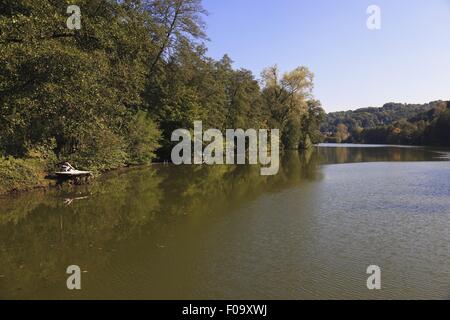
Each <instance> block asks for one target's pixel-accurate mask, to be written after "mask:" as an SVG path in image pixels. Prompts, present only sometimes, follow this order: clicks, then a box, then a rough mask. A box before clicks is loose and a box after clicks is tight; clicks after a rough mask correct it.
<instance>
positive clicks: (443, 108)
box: [321, 101, 450, 146]
mask: <svg viewBox="0 0 450 320" xmlns="http://www.w3.org/2000/svg"><path fill="white" fill-rule="evenodd" d="M321 131H322V133H323V134H324V135H325V136H326V141H328V142H337V143H341V142H347V143H368V144H405V145H436V146H450V102H448V101H435V102H430V103H428V104H423V105H418V104H399V103H388V104H386V105H384V106H383V107H382V108H365V109H358V110H355V111H345V112H334V113H330V114H328V115H327V116H326V120H325V121H324V122H323V123H322V124H321Z"/></svg>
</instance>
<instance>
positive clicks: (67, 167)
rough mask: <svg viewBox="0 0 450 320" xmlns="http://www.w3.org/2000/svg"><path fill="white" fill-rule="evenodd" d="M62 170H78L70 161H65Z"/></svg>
mask: <svg viewBox="0 0 450 320" xmlns="http://www.w3.org/2000/svg"><path fill="white" fill-rule="evenodd" d="M61 171H62V172H71V171H76V170H75V168H74V167H72V165H71V164H70V163H68V162H64V163H63V164H62V165H61Z"/></svg>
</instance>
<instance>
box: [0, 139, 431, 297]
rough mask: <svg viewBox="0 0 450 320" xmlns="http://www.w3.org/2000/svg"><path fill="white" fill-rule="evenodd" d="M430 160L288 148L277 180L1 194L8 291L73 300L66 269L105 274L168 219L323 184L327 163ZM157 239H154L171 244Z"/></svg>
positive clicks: (256, 174)
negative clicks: (308, 184) (121, 254)
mask: <svg viewBox="0 0 450 320" xmlns="http://www.w3.org/2000/svg"><path fill="white" fill-rule="evenodd" d="M424 160H436V159H434V156H433V153H430V152H429V151H426V150H421V149H406V148H405V149H402V148H384V149H383V148H373V149H372V148H370V149H369V148H364V149H363V148H353V149H352V148H318V149H316V150H312V151H307V152H301V153H298V152H287V153H285V154H284V155H283V157H282V160H281V166H280V172H279V174H278V175H276V176H273V177H262V176H261V175H260V170H259V168H258V167H256V166H214V167H206V166H199V167H196V166H182V167H174V166H164V165H155V166H152V167H147V168H139V169H130V170H123V171H117V172H114V173H110V174H108V175H105V176H104V177H102V178H100V179H98V180H96V181H94V182H93V183H92V184H90V185H86V186H77V187H70V188H66V189H62V190H49V191H46V192H32V193H28V194H24V195H20V196H15V197H14V196H11V197H4V198H0V298H13V299H14V298H38V299H41V298H42V299H45V298H54V297H63V298H70V297H71V296H69V295H68V293H67V290H66V289H65V280H66V278H67V275H66V274H65V270H66V268H67V266H69V265H72V264H77V265H80V266H83V270H84V271H85V272H87V274H91V273H92V274H101V273H102V272H103V270H105V269H107V268H110V264H111V260H113V259H114V261H117V260H118V259H120V257H118V255H119V252H122V251H125V252H126V251H127V249H128V248H127V245H129V244H130V243H134V242H139V241H140V239H147V240H148V239H152V238H151V236H152V234H156V233H158V232H160V230H165V229H164V228H165V227H164V226H167V225H171V224H173V223H179V222H180V221H181V222H182V221H183V218H184V217H189V216H199V217H202V216H205V215H211V214H218V213H219V212H228V211H231V210H234V209H237V208H240V207H242V206H244V205H246V204H248V203H251V202H252V201H253V200H255V199H258V197H260V196H261V195H262V194H271V193H274V194H275V193H278V192H282V191H283V190H287V189H290V188H293V187H296V186H299V185H302V184H303V183H305V182H308V181H320V180H321V179H322V178H323V173H322V170H321V165H323V164H335V163H348V162H368V161H424ZM154 241H155V243H153V244H149V245H153V246H159V247H161V248H162V247H163V245H161V244H159V243H158V239H154ZM130 246H131V245H130ZM124 247H125V249H124ZM131 247H132V246H131ZM121 250H122V251H121ZM124 257H126V254H124ZM124 259H126V258H124ZM130 277H131V276H130ZM130 281H131V280H130ZM99 295H100V294H99Z"/></svg>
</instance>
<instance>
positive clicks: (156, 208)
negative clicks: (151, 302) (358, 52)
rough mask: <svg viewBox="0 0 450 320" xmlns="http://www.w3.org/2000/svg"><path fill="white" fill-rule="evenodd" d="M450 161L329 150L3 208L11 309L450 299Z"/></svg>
mask: <svg viewBox="0 0 450 320" xmlns="http://www.w3.org/2000/svg"><path fill="white" fill-rule="evenodd" d="M448 160H449V153H448V152H446V151H445V150H433V149H427V148H407V147H400V146H399V147H396V146H348V145H321V146H319V147H316V148H315V149H314V150H311V151H308V152H306V151H301V152H286V153H285V154H284V155H283V157H282V160H281V164H280V172H279V174H278V175H276V176H273V177H263V176H260V171H259V168H258V167H255V166H214V167H207V166H180V167H175V166H171V165H154V166H151V167H146V168H136V169H128V170H122V171H116V172H113V173H110V174H107V175H105V176H102V177H101V178H99V179H97V180H95V181H94V182H92V183H91V184H90V185H87V186H80V187H75V188H73V187H72V188H68V187H66V188H63V189H61V190H56V189H53V190H49V191H46V192H42V191H37V192H30V193H27V194H23V195H20V196H15V197H11V196H10V197H3V198H0V299H426V298H432V299H449V298H450V161H448ZM70 265H78V266H80V267H81V269H82V270H83V273H82V290H80V291H69V290H68V289H67V287H66V279H67V277H68V276H69V275H67V274H66V269H67V267H68V266H70ZM370 265H378V266H379V267H380V268H381V270H382V289H381V290H379V291H369V290H368V289H367V287H366V280H367V278H368V275H367V274H366V269H367V267H368V266H370Z"/></svg>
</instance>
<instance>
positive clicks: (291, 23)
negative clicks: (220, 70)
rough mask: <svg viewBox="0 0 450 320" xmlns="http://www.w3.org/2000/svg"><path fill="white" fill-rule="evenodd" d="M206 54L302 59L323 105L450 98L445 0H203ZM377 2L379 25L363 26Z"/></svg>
mask: <svg viewBox="0 0 450 320" xmlns="http://www.w3.org/2000/svg"><path fill="white" fill-rule="evenodd" d="M203 4H204V6H205V8H206V9H207V10H208V11H209V13H210V14H209V16H208V17H207V18H206V22H207V25H208V29H207V33H208V36H209V38H210V40H211V41H210V42H209V43H208V47H209V55H210V56H212V57H214V58H220V57H222V56H223V55H224V54H225V53H227V54H229V55H230V57H231V58H232V59H233V60H234V61H235V64H234V66H235V67H237V68H241V67H242V68H246V69H250V70H252V71H253V72H254V74H255V75H257V76H258V77H259V75H260V73H261V71H262V70H263V68H265V67H267V66H270V65H273V64H278V66H279V67H280V69H281V70H282V71H288V70H291V69H294V68H295V67H297V66H299V65H305V66H307V67H309V68H310V69H311V71H313V72H314V74H315V88H314V94H315V96H316V98H317V99H319V100H321V101H322V104H323V106H324V108H325V109H326V110H327V111H338V110H348V109H356V108H360V107H368V106H375V107H377V106H382V105H383V104H384V103H386V102H407V103H425V102H429V101H432V100H439V99H444V100H445V99H450V0H371V1H366V0H204V1H203ZM372 4H375V5H378V6H379V7H380V8H381V30H376V31H373V30H372V31H371V30H368V28H367V26H366V21H367V18H368V16H369V15H368V14H367V13H366V10H367V7H368V6H369V5H372Z"/></svg>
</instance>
